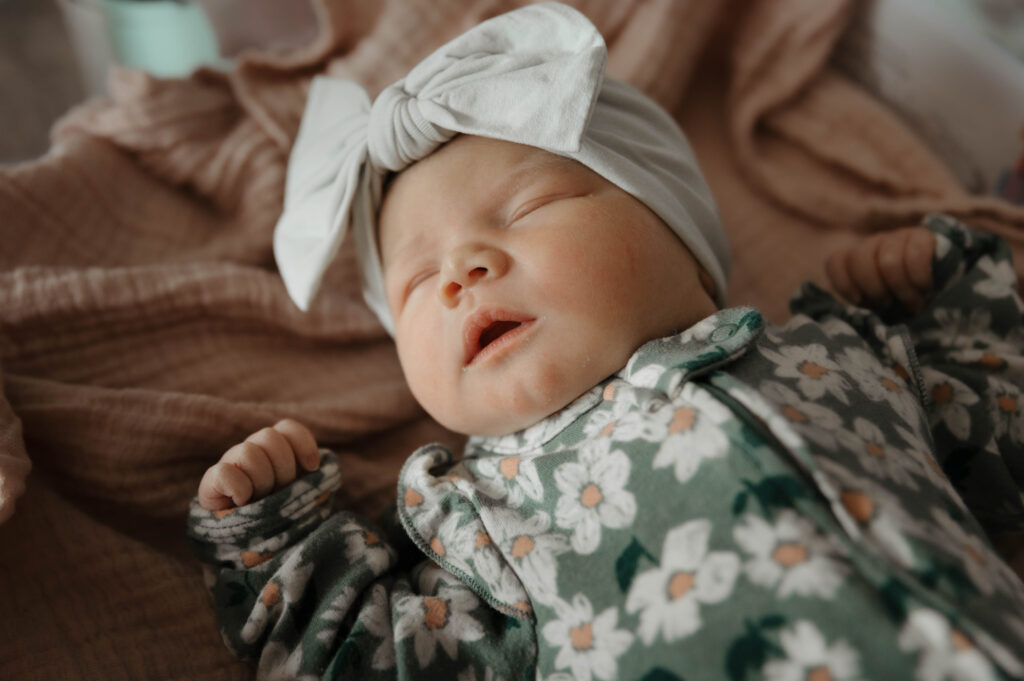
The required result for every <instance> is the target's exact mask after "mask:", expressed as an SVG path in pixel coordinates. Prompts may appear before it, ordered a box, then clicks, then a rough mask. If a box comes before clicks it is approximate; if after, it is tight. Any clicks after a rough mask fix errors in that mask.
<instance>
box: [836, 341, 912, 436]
mask: <svg viewBox="0 0 1024 681" xmlns="http://www.w3.org/2000/svg"><path fill="white" fill-rule="evenodd" d="M838 361H839V363H840V364H842V366H843V369H844V370H845V371H846V373H847V374H849V375H850V377H851V378H852V379H853V380H854V382H855V383H856V384H857V387H858V388H860V390H861V392H863V393H864V394H865V395H867V396H868V398H869V399H872V400H875V401H876V402H882V401H884V402H888V403H889V406H891V407H892V408H893V411H895V412H896V413H897V414H899V415H900V417H901V418H902V419H904V420H905V421H907V422H909V423H913V422H915V420H916V419H919V418H920V416H919V415H920V407H919V406H918V402H917V398H916V397H914V395H913V394H912V393H911V392H910V390H909V389H908V387H907V383H906V382H905V381H904V379H903V378H902V377H901V376H900V374H898V373H896V371H894V370H893V369H892V368H890V367H887V366H885V365H883V364H882V363H881V362H879V361H878V358H877V357H876V356H875V355H873V354H871V353H870V352H868V351H867V350H865V349H863V348H846V349H845V350H843V352H842V354H840V355H839V358H838Z"/></svg>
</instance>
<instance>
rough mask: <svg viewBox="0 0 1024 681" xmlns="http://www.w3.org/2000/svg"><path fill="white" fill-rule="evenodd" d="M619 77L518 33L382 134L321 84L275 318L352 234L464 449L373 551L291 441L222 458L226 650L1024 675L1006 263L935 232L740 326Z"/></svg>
mask: <svg viewBox="0 0 1024 681" xmlns="http://www.w3.org/2000/svg"><path fill="white" fill-rule="evenodd" d="M604 59H605V52H604V45H603V42H602V41H601V38H600V36H599V35H598V34H597V32H596V30H595V29H594V28H593V26H591V25H590V23H589V22H588V21H587V20H586V19H585V18H584V17H582V16H581V15H580V14H578V13H577V12H576V11H574V10H572V9H569V8H567V7H565V6H562V5H555V4H547V5H531V6H528V7H526V8H523V9H520V10H516V11H514V12H511V13H509V14H506V15H502V16H499V17H496V18H495V19H492V20H490V21H488V22H485V23H483V24H481V25H480V26H477V27H476V28H474V29H472V30H470V31H469V32H467V33H466V34H464V35H462V36H460V37H459V38H457V39H455V40H454V41H452V42H451V43H449V44H448V45H446V46H444V47H442V48H441V49H439V50H438V51H437V52H436V53H435V54H433V55H431V56H430V57H428V58H427V59H426V60H425V61H424V62H423V63H422V64H420V65H419V66H417V67H416V68H415V69H413V71H412V72H410V74H409V76H408V77H407V78H405V79H403V80H402V81H399V82H398V83H396V84H395V85H393V86H391V87H390V88H388V89H386V90H385V91H384V92H382V93H381V95H380V96H379V97H378V98H377V100H376V101H375V102H374V103H373V105H372V106H371V105H370V104H369V100H368V99H367V98H366V95H365V93H363V92H362V90H361V89H360V88H358V87H357V86H355V85H354V84H352V83H348V82H343V81H337V80H330V79H318V80H317V81H316V82H315V83H314V85H313V88H312V90H311V93H310V99H309V103H308V105H307V111H306V114H305V117H304V120H303V124H302V130H301V131H300V134H299V138H298V140H297V142H296V146H295V149H294V151H293V155H292V159H291V162H290V166H289V184H288V191H287V198H286V204H285V211H284V214H283V215H282V218H281V221H280V223H279V225H278V231H277V234H276V237H275V252H276V255H277V258H278V263H279V267H280V269H281V272H282V276H283V277H284V279H285V283H286V285H287V287H288V290H289V293H290V294H291V295H292V297H293V299H295V301H296V303H297V304H299V305H300V306H301V307H305V306H308V305H309V303H310V301H311V299H312V297H313V295H314V294H315V293H316V290H317V288H318V286H319V281H320V278H321V276H322V274H323V272H324V270H325V269H326V267H327V266H328V265H329V264H330V262H331V260H332V259H333V257H334V254H335V253H336V251H337V248H338V244H339V243H340V242H341V240H342V239H343V238H344V237H345V235H346V232H347V231H351V232H352V234H353V237H354V238H355V242H356V246H357V250H358V253H359V260H360V266H361V268H362V274H363V280H364V292H365V295H366V299H367V302H368V303H369V305H370V306H371V307H372V308H373V309H374V310H375V311H376V312H377V314H378V315H379V316H380V318H381V321H382V323H383V324H384V326H385V327H386V328H387V329H388V330H389V332H391V333H392V335H393V336H394V339H395V343H396V346H397V349H398V355H399V358H400V361H401V364H402V369H403V371H404V373H405V376H406V378H407V380H408V383H409V386H410V388H411V390H412V392H413V394H414V395H415V397H416V399H417V400H418V401H419V402H420V404H421V405H422V406H423V407H424V409H426V411H427V412H428V413H429V414H430V415H431V416H433V417H434V418H435V419H436V420H437V421H439V422H440V423H442V424H443V425H445V426H447V427H448V428H450V429H452V430H455V431H457V432H460V433H464V434H467V435H470V438H469V440H468V443H467V444H466V447H465V451H464V452H462V454H461V456H459V457H456V456H454V455H453V453H452V452H450V451H449V450H448V449H447V448H445V447H443V446H441V445H437V444H431V445H427V446H425V447H421V448H420V449H419V450H417V451H416V452H414V453H413V454H412V456H411V457H410V458H409V460H408V462H407V463H406V465H405V466H404V468H403V470H402V471H401V474H400V477H399V484H398V490H397V501H396V505H395V509H394V512H393V513H392V514H389V515H388V516H387V517H385V518H384V519H382V520H381V521H380V522H379V523H370V522H368V521H367V520H365V519H363V518H361V517H359V516H357V515H354V514H352V513H348V512H339V511H334V510H333V509H332V498H333V494H334V492H336V491H337V490H338V489H339V487H340V485H341V481H342V473H341V471H340V470H339V466H338V462H337V458H336V457H335V455H334V454H332V453H330V452H329V451H327V450H320V449H318V446H317V443H316V441H315V439H314V437H313V435H312V433H310V432H309V430H308V429H306V428H305V427H304V426H302V425H301V424H300V423H298V422H297V421H294V420H291V419H286V420H284V421H281V422H279V423H277V424H275V425H274V426H272V427H268V428H265V429H263V430H261V431H259V432H257V433H254V434H253V435H252V436H250V437H249V438H247V439H246V441H245V442H243V443H241V444H239V445H237V446H235V447H233V448H231V449H230V450H228V452H227V453H225V455H224V456H223V457H222V459H221V461H220V462H218V463H217V464H216V465H214V466H212V467H211V468H210V469H209V470H208V471H207V473H206V475H205V476H204V477H203V479H202V481H201V483H200V486H199V492H198V497H197V499H196V500H195V501H194V502H193V505H192V509H191V513H190V518H189V535H190V539H191V541H192V543H193V546H194V548H195V551H196V553H197V555H198V556H199V558H200V559H201V560H202V561H203V563H204V564H205V566H206V573H207V576H208V582H209V585H210V588H211V590H212V593H213V597H214V602H215V607H216V611H217V616H218V620H219V624H220V628H221V632H222V635H223V637H224V640H225V641H226V643H227V644H228V645H229V646H230V647H231V649H232V650H233V651H234V652H235V653H236V654H238V655H239V656H241V657H245V658H251V659H256V660H258V673H259V676H260V677H261V678H302V679H306V678H360V679H371V678H382V679H383V678H388V679H391V678H429V679H460V680H461V679H513V678H515V679H520V678H523V679H526V678H529V679H533V678H538V679H544V680H547V681H554V680H558V681H562V680H565V679H584V680H589V679H602V680H606V681H607V680H610V679H619V678H621V679H649V680H653V679H683V678H686V679H719V678H730V679H754V678H764V679H869V678H873V679H896V678H899V679H905V678H906V679H909V678H916V679H928V680H931V679H945V678H951V679H1000V678H1019V677H1020V676H1021V675H1024V662H1022V659H1021V657H1020V653H1019V651H1020V650H1022V649H1024V619H1022V618H1021V612H1024V586H1022V584H1021V582H1020V581H1019V580H1018V579H1017V577H1016V576H1015V575H1014V573H1013V571H1012V570H1011V568H1010V567H1009V566H1008V565H1007V564H1006V563H1005V562H1004V561H1003V560H1002V559H1001V558H1000V556H999V554H998V553H997V552H996V550H995V549H994V548H993V543H992V542H993V541H996V542H1005V543H1006V545H1007V546H1009V545H1010V543H1011V540H1012V538H1014V537H1016V536H1019V533H1020V532H1021V530H1022V529H1024V503H1022V499H1024V497H1022V494H1021V486H1020V484H1021V482H1022V481H1024V474H1022V471H1024V415H1022V414H1021V409H1020V406H1019V405H1021V404H1022V399H1021V394H1020V389H1019V388H1018V386H1019V385H1020V384H1021V380H1022V376H1021V368H1022V364H1021V359H1020V356H1021V350H1022V347H1024V330H1022V324H1021V311H1022V309H1024V305H1022V303H1021V301H1020V299H1019V298H1018V297H1017V295H1016V279H1015V276H1014V271H1013V268H1012V266H1011V264H1010V259H1009V252H1008V249H1007V248H1006V246H1005V244H1003V243H1002V241H1001V240H1000V239H998V238H997V237H995V236H992V235H988V234H983V233H980V232H976V231H973V230H971V229H970V228H968V227H966V226H964V225H962V224H960V223H957V222H956V221H954V220H952V219H951V218H947V217H943V216H932V217H929V218H928V219H927V220H926V221H925V224H924V225H923V226H921V227H912V228H906V229H901V230H896V231H892V232H887V233H884V234H881V235H877V236H875V237H871V238H869V239H866V240H865V241H864V242H863V243H862V244H861V245H859V246H857V247H855V248H853V249H850V250H848V251H845V252H842V253H839V254H836V255H835V256H833V257H832V258H831V259H830V260H829V261H828V266H827V271H828V273H829V276H830V279H831V281H832V283H833V286H834V287H835V288H836V289H837V290H838V291H839V292H840V293H841V294H842V295H843V297H844V298H845V299H846V300H847V301H849V302H850V304H846V303H843V302H840V301H839V300H837V299H836V298H834V297H832V296H831V295H829V294H827V293H826V292H824V291H822V290H821V289H818V288H816V287H814V286H811V285H807V286H805V288H804V289H803V290H802V291H801V293H800V295H799V296H798V298H797V299H795V300H794V302H793V311H794V316H793V318H792V319H791V320H790V321H789V322H788V323H787V324H785V325H782V326H770V325H767V324H766V323H765V322H764V320H763V319H762V317H761V315H760V314H759V313H758V312H757V311H756V310H754V309H751V308H745V307H738V308H725V307H723V300H724V292H725V281H726V278H727V272H728V254H727V250H726V247H725V239H724V237H723V235H722V231H721V227H720V225H719V223H718V220H717V217H716V214H715V209H714V204H713V201H712V199H711V195H710V192H709V191H708V189H707V187H706V185H705V184H704V181H703V179H702V178H701V176H700V173H699V170H698V169H697V166H696V162H695V160H694V158H693V154H692V152H691V150H690V148H689V146H688V145H687V144H686V142H685V140H684V139H683V137H682V134H681V133H680V132H679V130H678V128H677V127H676V126H675V124H674V123H673V122H672V120H671V118H670V117H668V116H667V114H665V113H664V112H663V111H661V110H659V109H658V107H657V105H656V104H654V103H653V102H651V101H650V100H648V99H647V98H646V97H644V96H643V95H641V94H640V93H638V92H636V91H635V90H632V89H631V88H628V87H627V86H625V85H623V84H621V83H616V82H614V81H611V80H607V79H604V77H603V72H604ZM951 479H952V481H953V482H952V483H951V481H950V480H951ZM1007 537H1009V538H1011V539H1010V540H1007V539H1006V538H1007Z"/></svg>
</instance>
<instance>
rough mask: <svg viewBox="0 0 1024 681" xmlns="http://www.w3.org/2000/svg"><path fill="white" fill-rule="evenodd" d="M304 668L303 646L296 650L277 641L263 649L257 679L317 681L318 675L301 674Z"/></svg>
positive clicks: (297, 647)
mask: <svg viewBox="0 0 1024 681" xmlns="http://www.w3.org/2000/svg"><path fill="white" fill-rule="evenodd" d="M301 667H302V644H301V643H300V644H299V645H297V646H296V647H295V648H294V649H292V648H289V647H287V646H285V645H283V644H281V643H278V642H277V641H271V642H270V643H268V644H267V645H266V647H265V648H263V653H262V654H261V655H260V662H259V666H258V667H257V668H256V678H258V679H260V681H317V679H319V678H320V676H319V675H318V674H299V669H300V668H301Z"/></svg>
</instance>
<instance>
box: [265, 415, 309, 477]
mask: <svg viewBox="0 0 1024 681" xmlns="http://www.w3.org/2000/svg"><path fill="white" fill-rule="evenodd" d="M274 430H275V431H277V432H278V433H280V434H281V435H283V436H284V438H285V439H287V440H288V443H289V444H290V445H291V448H292V451H293V452H295V457H296V458H297V459H298V460H299V464H300V465H301V466H302V467H303V468H304V469H305V470H307V471H315V470H316V469H317V468H319V467H320V448H319V447H317V444H316V438H315V437H313V433H312V432H311V431H310V430H309V428H307V427H306V426H304V425H302V424H301V423H299V422H298V421H296V420H295V419H282V420H280V421H278V422H277V423H275V424H274Z"/></svg>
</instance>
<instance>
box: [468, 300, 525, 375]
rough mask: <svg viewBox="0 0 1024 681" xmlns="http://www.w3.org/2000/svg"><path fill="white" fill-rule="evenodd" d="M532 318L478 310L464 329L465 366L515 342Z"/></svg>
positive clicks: (503, 311) (506, 312) (511, 313)
mask: <svg viewBox="0 0 1024 681" xmlns="http://www.w3.org/2000/svg"><path fill="white" fill-rule="evenodd" d="M532 321H533V318H531V317H529V316H527V315H522V314H519V313H518V312H509V311H507V310H479V311H477V312H475V313H473V314H472V315H471V316H470V317H469V319H467V320H466V324H465V327H464V341H465V350H466V353H465V358H466V364H467V365H469V364H472V363H473V362H476V361H482V360H483V359H486V358H488V357H490V356H492V355H495V354H497V353H498V352H500V350H501V348H503V347H505V346H507V345H510V344H512V343H514V342H515V338H516V337H518V336H519V335H520V334H521V333H522V332H523V331H524V330H525V327H528V326H530V323H531V322H532Z"/></svg>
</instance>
